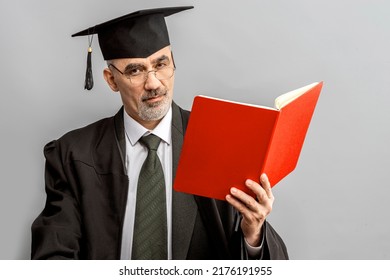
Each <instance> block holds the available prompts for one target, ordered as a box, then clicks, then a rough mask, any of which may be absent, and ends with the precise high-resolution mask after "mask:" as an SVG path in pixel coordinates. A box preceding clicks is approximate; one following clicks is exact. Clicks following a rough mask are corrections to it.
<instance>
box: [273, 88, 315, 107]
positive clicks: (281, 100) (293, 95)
mask: <svg viewBox="0 0 390 280" xmlns="http://www.w3.org/2000/svg"><path fill="white" fill-rule="evenodd" d="M317 84H318V83H312V84H310V85H307V86H304V87H301V88H298V89H296V90H293V91H290V92H287V93H285V94H282V95H280V96H279V97H277V98H276V99H275V108H276V109H279V110H280V109H281V108H283V107H284V106H286V105H287V104H289V103H290V102H292V101H293V100H295V99H297V98H298V97H299V96H301V95H302V94H304V93H305V92H307V91H308V90H309V89H311V88H313V87H315V86H316V85H317Z"/></svg>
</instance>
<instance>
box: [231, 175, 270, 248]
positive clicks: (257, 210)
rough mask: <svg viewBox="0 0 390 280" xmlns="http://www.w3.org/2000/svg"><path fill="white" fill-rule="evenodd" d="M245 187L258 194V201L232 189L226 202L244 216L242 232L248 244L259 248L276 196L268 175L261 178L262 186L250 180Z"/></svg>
mask: <svg viewBox="0 0 390 280" xmlns="http://www.w3.org/2000/svg"><path fill="white" fill-rule="evenodd" d="M245 185H246V186H247V187H248V188H249V189H250V190H252V191H253V192H254V193H255V194H256V197H257V200H256V199H254V198H253V197H252V196H250V195H248V194H246V193H244V192H243V191H241V190H239V189H236V188H231V189H230V194H228V195H227V196H226V200H227V201H228V202H229V203H230V204H231V205H232V206H233V207H234V208H236V209H237V211H239V212H240V213H241V215H242V221H241V230H242V232H243V234H244V238H245V240H246V242H247V243H248V244H249V245H251V246H253V247H257V246H260V243H261V229H262V226H263V224H264V221H265V219H266V217H267V216H268V215H269V213H271V211H272V205H273V203H274V196H273V194H272V191H271V184H270V182H269V180H268V177H267V175H266V174H262V175H261V176H260V184H258V183H256V182H254V181H252V180H249V179H248V180H246V182H245Z"/></svg>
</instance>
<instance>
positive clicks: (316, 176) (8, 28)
mask: <svg viewBox="0 0 390 280" xmlns="http://www.w3.org/2000/svg"><path fill="white" fill-rule="evenodd" d="M174 5H195V6H196V8H195V9H194V10H191V11H187V12H184V13H181V14H178V15H175V16H172V17H170V18H168V19H167V21H168V25H169V30H170V33H171V42H172V45H173V50H174V54H175V60H176V64H177V67H178V70H177V73H176V87H175V99H176V102H177V103H179V104H180V105H182V106H183V107H185V108H187V109H189V108H191V104H192V99H193V97H194V96H195V95H196V94H206V95H212V96H215V97H222V98H228V99H233V100H236V101H242V102H251V103H257V104H263V105H264V104H265V105H269V106H271V105H272V104H273V100H274V98H275V97H276V96H277V95H279V94H280V93H284V92H286V91H289V90H292V89H295V88H298V87H300V86H304V85H306V84H309V83H311V82H314V81H321V80H323V81H324V89H323V93H322V95H321V97H320V100H319V104H318V107H317V109H316V112H315V115H314V117H313V120H312V124H311V127H310V129H309V132H308V135H307V138H306V142H305V145H304V148H303V151H302V154H301V158H300V161H299V164H298V167H297V169H296V170H295V171H294V172H293V173H292V174H290V175H289V176H288V177H287V178H286V179H285V180H284V181H282V182H281V183H279V184H278V185H277V186H276V187H275V188H274V194H275V196H276V201H275V204H274V211H273V212H272V213H271V215H270V217H269V220H270V222H271V223H272V224H273V226H274V227H275V228H276V229H277V230H278V232H279V233H280V234H281V235H282V236H283V238H284V240H285V242H286V243H287V245H288V248H289V253H290V256H291V258H292V259H390V241H389V237H390V225H389V220H390V211H389V210H390V209H389V203H388V201H389V195H390V189H389V174H390V171H389V166H390V162H389V161H390V149H389V144H388V143H390V141H389V140H390V139H389V138H390V131H389V119H390V110H389V104H390V95H389V87H390V17H389V10H390V2H389V1H379V0H371V1H367V0H364V1H363V0H345V1H340V0H337V1H336V0H323V1H322V0H321V1H313V0H296V1H291V0H284V1H282V0H272V1H271V0H268V1H266V0H256V1H255V0H253V1H244V0H243V1H222V0H218V1H210V0H207V1H206V0H202V1H187V0H186V1H157V0H155V1H141V0H140V1H135V0H134V1H131V0H126V1H125V0H116V1H95V0H88V1H85V0H84V1H80V0H71V1H51V0H36V1H29V0H19V1H18V0H15V1H4V0H1V4H0V34H1V39H0V40H1V43H0V56H1V67H0V71H1V73H0V77H1V94H0V114H1V116H0V124H1V126H0V127H1V138H0V139H1V140H0V141H1V145H0V155H1V158H0V170H1V176H0V184H1V185H0V186H1V188H0V199H1V201H0V207H1V208H0V219H1V239H0V258H1V259H28V258H29V254H30V238H31V237H30V225H31V223H32V221H33V219H34V218H35V217H36V216H37V215H38V214H39V212H40V211H41V210H42V208H43V206H44V200H45V194H44V190H43V187H44V182H43V170H44V158H43V154H42V149H43V146H44V144H45V143H47V142H49V141H50V140H52V139H56V138H58V137H60V136H61V135H63V134H64V133H65V132H67V131H69V130H71V129H74V128H77V127H81V126H84V125H86V124H88V123H90V122H92V121H95V120H97V119H100V118H102V117H105V116H111V115H113V114H114V113H115V112H116V111H117V109H118V108H119V106H120V104H121V103H120V98H119V96H118V94H112V93H111V91H110V89H109V88H108V86H107V85H106V84H105V82H104V81H103V79H102V78H101V77H102V75H101V73H102V69H103V67H104V62H103V60H102V57H101V53H100V50H99V48H98V44H97V40H96V38H95V40H94V49H95V52H94V53H93V68H94V75H95V88H94V89H93V91H92V92H86V91H84V90H83V82H84V71H85V63H86V54H87V52H86V50H87V39H86V38H71V37H70V35H71V34H72V33H74V32H77V31H79V30H82V29H84V28H87V27H89V26H92V25H94V24H97V23H101V22H103V21H106V20H109V19H111V18H113V17H117V16H121V15H123V14H126V13H128V12H132V11H135V10H138V9H143V8H153V7H157V6H159V7H160V6H174Z"/></svg>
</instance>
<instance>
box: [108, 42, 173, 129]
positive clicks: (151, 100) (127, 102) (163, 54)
mask: <svg viewBox="0 0 390 280" xmlns="http://www.w3.org/2000/svg"><path fill="white" fill-rule="evenodd" d="M111 64H112V65H113V66H109V68H107V69H105V70H104V76H105V79H106V81H107V82H108V84H109V85H110V87H111V89H112V90H114V91H119V92H120V95H121V98H122V102H123V105H124V108H125V110H126V112H127V113H128V114H129V116H131V117H132V118H133V119H135V120H136V121H138V122H139V123H140V124H141V125H143V126H145V127H147V128H154V127H155V126H156V125H157V124H158V123H159V121H160V120H161V119H162V118H163V117H164V116H165V114H166V113H167V112H168V110H169V108H170V106H171V103H172V97H173V84H174V76H172V77H170V78H168V79H161V80H159V79H158V78H157V77H156V75H155V72H154V71H155V70H159V69H163V68H173V67H174V64H173V59H172V54H171V49H170V47H169V46H168V47H165V48H163V49H161V50H159V51H157V52H155V53H154V54H152V55H150V56H149V57H147V58H126V59H115V60H112V61H111ZM115 68H117V69H115ZM118 70H119V71H121V72H122V73H125V74H126V75H123V74H121V73H120V72H119V71H118ZM149 71H151V72H149ZM147 72H149V73H148V74H147V77H146V80H145V81H144V80H143V79H142V77H144V75H139V76H138V77H136V76H137V74H138V73H147ZM161 72H162V71H161ZM158 75H159V74H158ZM128 77H130V79H129V78H128ZM131 77H133V78H131ZM140 78H141V79H140Z"/></svg>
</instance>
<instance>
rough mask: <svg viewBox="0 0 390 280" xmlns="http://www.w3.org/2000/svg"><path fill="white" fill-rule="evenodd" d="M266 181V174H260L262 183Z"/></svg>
mask: <svg viewBox="0 0 390 280" xmlns="http://www.w3.org/2000/svg"><path fill="white" fill-rule="evenodd" d="M267 179H268V177H267V174H265V173H263V174H261V180H262V181H267Z"/></svg>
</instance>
